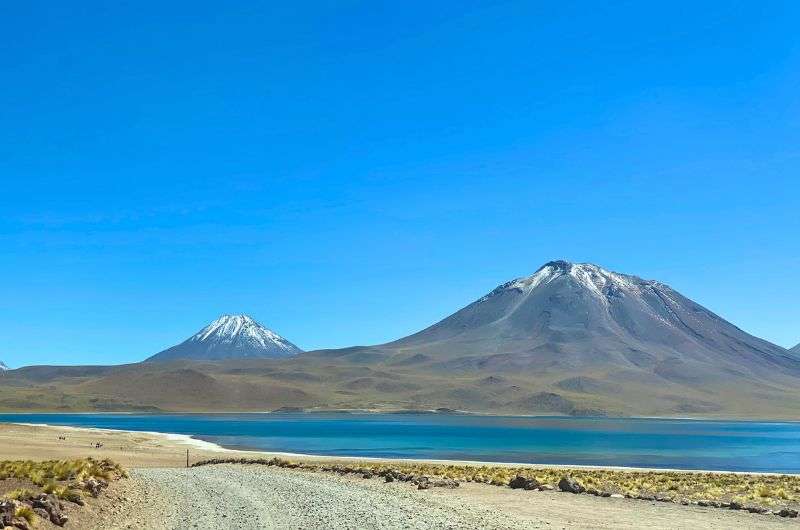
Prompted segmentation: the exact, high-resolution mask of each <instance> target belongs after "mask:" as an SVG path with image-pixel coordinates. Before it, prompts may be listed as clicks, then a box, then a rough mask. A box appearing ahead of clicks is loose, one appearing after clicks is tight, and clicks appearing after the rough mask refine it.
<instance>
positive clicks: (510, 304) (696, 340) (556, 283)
mask: <svg viewBox="0 0 800 530" xmlns="http://www.w3.org/2000/svg"><path fill="white" fill-rule="evenodd" d="M382 348H385V349H388V350H393V351H394V352H396V353H400V352H413V353H415V354H418V355H424V356H426V357H430V359H431V360H435V361H437V362H439V363H446V364H447V365H448V366H450V367H453V368H456V367H475V368H483V369H487V368H491V369H497V370H508V371H516V370H520V369H523V370H531V371H535V372H547V371H552V370H590V369H605V370H609V369H616V370H619V369H624V370H636V371H640V370H648V371H651V372H652V373H654V374H657V375H659V376H660V377H663V378H665V379H669V380H678V381H682V380H692V379H697V378H700V377H712V378H721V379H725V378H728V377H730V374H731V373H746V374H751V375H759V376H771V375H772V374H773V373H774V372H776V371H777V372H784V373H793V374H795V375H800V363H798V361H797V359H796V358H795V357H794V356H792V355H791V354H790V353H789V352H788V351H787V350H785V349H784V348H781V347H780V346H776V345H774V344H771V343H769V342H767V341H764V340H762V339H759V338H756V337H754V336H752V335H749V334H747V333H745V332H744V331H742V330H741V329H739V328H737V327H736V326H734V325H733V324H731V323H729V322H727V321H725V320H724V319H722V318H720V317H719V316H717V315H716V314H714V313H712V312H711V311H709V310H708V309H706V308H704V307H702V306H700V305H699V304H697V303H695V302H693V301H692V300H689V299H688V298H686V297H685V296H683V295H681V294H680V293H678V292H676V291H675V290H673V289H671V288H670V287H669V286H667V285H664V284H662V283H659V282H656V281H650V280H643V279H641V278H638V277H636V276H629V275H626V274H619V273H616V272H610V271H608V270H605V269H603V268H601V267H598V266H596V265H591V264H587V263H581V264H573V263H569V262H566V261H553V262H550V263H547V264H545V265H544V266H543V267H541V268H540V269H539V270H538V271H536V273H535V274H533V275H532V276H529V277H526V278H519V279H516V280H513V281H510V282H508V283H505V284H503V285H500V286H499V287H497V288H496V289H495V290H493V291H492V292H490V293H489V294H487V295H486V296H484V297H482V298H481V299H479V300H477V301H476V302H474V303H472V304H470V305H468V306H467V307H465V308H463V309H461V310H460V311H458V312H456V313H454V314H453V315H451V316H449V317H447V318H445V319H444V320H442V321H441V322H439V323H437V324H435V325H433V326H431V327H429V328H427V329H425V330H423V331H420V332H419V333H416V334H414V335H411V336H409V337H406V338H403V339H400V340H398V341H395V342H392V343H389V344H386V345H384V346H383V347H382Z"/></svg>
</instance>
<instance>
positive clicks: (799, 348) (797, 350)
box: [790, 344, 800, 353]
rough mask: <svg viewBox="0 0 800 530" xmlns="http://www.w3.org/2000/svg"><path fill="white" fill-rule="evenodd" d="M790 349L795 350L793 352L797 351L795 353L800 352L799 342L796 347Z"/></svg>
mask: <svg viewBox="0 0 800 530" xmlns="http://www.w3.org/2000/svg"><path fill="white" fill-rule="evenodd" d="M790 351H793V352H795V353H800V344H798V345H797V346H795V347H794V348H792V349H791V350H790Z"/></svg>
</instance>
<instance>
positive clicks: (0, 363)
mask: <svg viewBox="0 0 800 530" xmlns="http://www.w3.org/2000/svg"><path fill="white" fill-rule="evenodd" d="M6 370H8V366H6V363H4V362H3V361H0V372H5V371H6Z"/></svg>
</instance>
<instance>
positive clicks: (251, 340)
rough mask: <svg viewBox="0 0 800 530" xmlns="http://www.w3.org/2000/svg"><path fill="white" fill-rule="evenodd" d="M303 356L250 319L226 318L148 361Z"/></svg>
mask: <svg viewBox="0 0 800 530" xmlns="http://www.w3.org/2000/svg"><path fill="white" fill-rule="evenodd" d="M300 352H302V350H301V349H300V348H298V347H297V346H295V345H294V344H292V343H291V342H289V341H288V340H286V339H284V338H283V337H281V336H280V335H278V334H277V333H275V332H274V331H272V330H270V329H268V328H266V327H264V326H262V325H261V324H259V323H258V322H256V321H255V320H253V319H252V318H250V317H249V316H247V315H222V316H221V317H219V318H218V319H216V320H215V321H214V322H212V323H211V324H209V325H208V326H206V327H204V328H203V329H201V330H200V331H198V332H197V333H196V334H194V335H193V336H192V337H190V338H189V339H187V340H186V341H184V342H182V343H181V344H178V345H177V346H173V347H171V348H169V349H166V350H164V351H162V352H160V353H157V354H156V355H153V356H152V357H150V358H149V359H147V360H148V361H168V360H175V359H198V360H215V359H263V358H277V357H288V356H291V355H295V354H297V353H300Z"/></svg>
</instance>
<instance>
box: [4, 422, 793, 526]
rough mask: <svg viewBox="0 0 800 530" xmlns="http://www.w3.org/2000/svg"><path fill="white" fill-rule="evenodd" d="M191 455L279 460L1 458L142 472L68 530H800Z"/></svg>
mask: <svg viewBox="0 0 800 530" xmlns="http://www.w3.org/2000/svg"><path fill="white" fill-rule="evenodd" d="M59 437H63V438H64V439H59ZM97 444H101V446H100V447H97ZM187 449H188V450H189V458H190V461H191V462H192V463H194V462H197V461H200V460H204V459H208V458H240V457H251V458H255V457H269V456H271V454H269V453H256V452H246V451H232V450H227V449H223V448H220V447H218V446H215V445H214V444H210V443H207V442H202V441H198V440H194V439H191V438H189V437H187V436H181V435H165V434H159V433H138V432H126V431H110V430H101V429H83V428H64V427H53V426H42V425H17V424H0V460H20V459H33V460H49V459H68V458H82V457H88V456H91V457H95V458H110V459H113V460H115V461H117V462H119V463H121V464H122V465H123V466H125V467H126V468H128V469H129V470H130V478H128V479H123V480H120V481H119V482H117V483H114V484H112V487H111V488H109V490H108V492H107V494H106V495H103V496H101V497H100V498H99V499H92V500H91V502H89V503H88V504H87V506H86V507H84V508H82V509H73V510H71V513H70V518H71V521H70V523H69V524H68V526H67V527H72V528H153V529H156V528H158V529H166V528H170V529H172V528H176V529H177V528H192V527H194V526H199V527H203V528H219V529H222V528H226V529H227V528H299V527H302V528H399V527H408V525H411V526H410V527H413V528H554V527H558V528H640V527H650V528H734V527H739V528H783V527H786V528H788V527H794V528H796V524H797V523H796V521H797V520H796V519H784V518H781V517H776V516H765V515H759V514H750V513H747V512H743V511H731V510H723V509H719V508H710V507H699V506H680V505H676V504H672V503H661V502H646V501H641V500H636V499H624V498H600V497H595V496H588V495H571V494H565V493H560V492H547V491H543V492H532V491H523V490H512V489H509V488H503V487H497V486H490V485H486V484H475V483H464V484H462V485H461V486H460V487H459V488H456V489H443V488H433V489H430V490H424V491H419V490H417V489H416V488H415V487H412V486H410V485H409V484H407V483H400V482H393V483H384V481H383V480H365V479H363V478H360V477H355V476H339V475H335V474H331V473H324V472H313V471H308V470H295V469H283V468H275V467H269V466H253V465H250V466H244V465H235V464H223V465H213V466H202V467H197V468H188V469H187V468H186V451H187ZM302 459H303V460H307V461H314V462H351V463H352V462H355V461H358V460H359V459H343V458H330V457H312V456H307V457H303V458H302ZM293 460H294V459H293ZM384 462H390V461H384ZM48 524H49V523H48Z"/></svg>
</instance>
